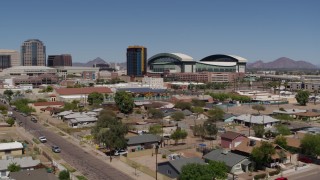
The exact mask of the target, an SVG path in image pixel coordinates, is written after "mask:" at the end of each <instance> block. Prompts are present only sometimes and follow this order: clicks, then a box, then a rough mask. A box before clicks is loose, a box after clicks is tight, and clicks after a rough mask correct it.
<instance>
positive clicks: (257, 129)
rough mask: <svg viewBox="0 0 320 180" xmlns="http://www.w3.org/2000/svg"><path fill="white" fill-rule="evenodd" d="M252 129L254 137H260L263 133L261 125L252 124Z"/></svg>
mask: <svg viewBox="0 0 320 180" xmlns="http://www.w3.org/2000/svg"><path fill="white" fill-rule="evenodd" d="M253 131H254V134H255V136H256V137H258V138H262V137H263V135H264V127H263V125H256V126H253Z"/></svg>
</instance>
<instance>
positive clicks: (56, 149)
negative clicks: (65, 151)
mask: <svg viewBox="0 0 320 180" xmlns="http://www.w3.org/2000/svg"><path fill="white" fill-rule="evenodd" d="M51 149H52V151H53V152H55V153H60V152H61V149H60V148H59V147H58V146H52V147H51Z"/></svg>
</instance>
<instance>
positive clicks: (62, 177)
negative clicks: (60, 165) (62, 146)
mask: <svg viewBox="0 0 320 180" xmlns="http://www.w3.org/2000/svg"><path fill="white" fill-rule="evenodd" d="M59 180H70V173H69V171H67V170H62V171H61V172H60V173H59Z"/></svg>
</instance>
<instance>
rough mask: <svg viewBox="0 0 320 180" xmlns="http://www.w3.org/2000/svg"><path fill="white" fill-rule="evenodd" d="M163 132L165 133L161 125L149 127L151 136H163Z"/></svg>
mask: <svg viewBox="0 0 320 180" xmlns="http://www.w3.org/2000/svg"><path fill="white" fill-rule="evenodd" d="M162 132H163V131H162V126H161V125H159V124H155V125H152V126H150V127H149V133H150V134H154V135H158V134H161V133H162Z"/></svg>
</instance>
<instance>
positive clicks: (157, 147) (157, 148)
mask: <svg viewBox="0 0 320 180" xmlns="http://www.w3.org/2000/svg"><path fill="white" fill-rule="evenodd" d="M158 150H159V145H158V144H157V145H156V180H158Z"/></svg>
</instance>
